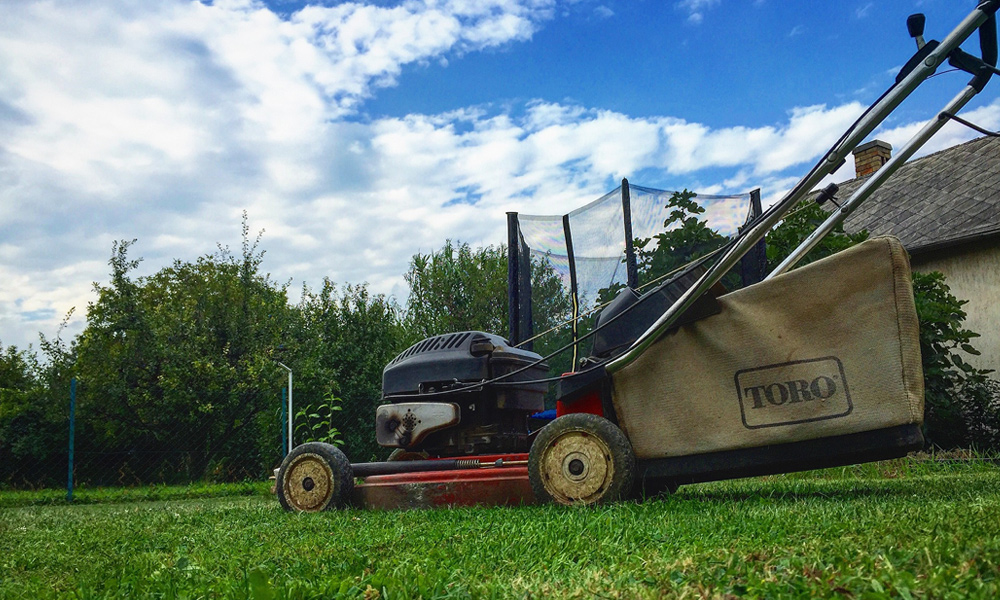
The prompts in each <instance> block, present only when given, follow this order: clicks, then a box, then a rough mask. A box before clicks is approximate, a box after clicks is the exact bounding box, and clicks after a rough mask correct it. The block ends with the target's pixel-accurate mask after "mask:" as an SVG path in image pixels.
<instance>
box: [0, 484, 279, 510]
mask: <svg viewBox="0 0 1000 600" xmlns="http://www.w3.org/2000/svg"><path fill="white" fill-rule="evenodd" d="M270 489H271V484H270V483H268V482H263V481H260V482H245V483H193V484H190V485H148V486H143V487H116V488H101V487H95V488H89V487H82V488H76V489H75V490H73V504H95V503H108V502H148V501H157V500H194V499H197V498H224V497H228V496H265V495H268V494H269V493H270ZM53 504H67V501H66V490H65V489H59V490H56V489H46V490H38V491H23V490H0V508H16V507H21V506H46V505H53Z"/></svg>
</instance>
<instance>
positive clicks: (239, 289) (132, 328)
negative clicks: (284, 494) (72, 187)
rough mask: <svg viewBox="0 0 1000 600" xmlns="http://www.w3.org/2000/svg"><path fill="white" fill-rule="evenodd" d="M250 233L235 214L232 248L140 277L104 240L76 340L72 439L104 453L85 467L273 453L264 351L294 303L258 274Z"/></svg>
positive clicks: (236, 463) (274, 429)
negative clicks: (105, 279)
mask: <svg viewBox="0 0 1000 600" xmlns="http://www.w3.org/2000/svg"><path fill="white" fill-rule="evenodd" d="M259 240H260V237H259V236H258V238H257V240H256V241H253V242H251V240H250V238H249V236H248V227H247V224H246V220H245V217H244V224H243V248H242V254H241V255H239V256H234V255H233V254H232V253H231V252H229V250H228V248H221V247H220V249H219V252H217V253H216V254H214V255H209V256H203V257H201V258H199V259H197V260H196V261H194V262H182V261H175V262H174V264H173V265H172V266H170V267H167V268H164V269H161V270H160V271H159V272H157V273H156V274H154V275H152V276H150V277H146V278H134V277H133V276H132V272H133V271H134V269H135V268H136V267H137V266H138V264H139V261H138V260H134V259H131V258H130V257H129V256H128V250H129V247H130V246H131V242H119V243H116V244H115V245H114V246H113V249H112V250H113V251H112V258H111V260H110V261H109V262H110V266H111V282H110V284H109V285H107V286H102V285H97V284H95V289H96V291H97V294H98V298H97V300H96V301H95V302H93V303H91V305H90V306H89V307H88V313H87V326H86V328H85V330H84V332H83V333H82V334H81V336H80V341H79V347H78V361H77V369H78V371H79V373H80V374H81V388H80V389H81V394H80V402H79V411H78V414H79V417H80V421H81V423H80V424H81V427H80V429H81V433H84V432H86V433H87V434H89V435H81V436H80V440H81V441H83V442H84V443H86V442H87V441H89V442H90V443H92V444H94V448H92V449H91V450H94V451H98V450H99V451H101V452H104V453H105V454H104V458H105V464H104V465H102V466H100V469H98V467H99V466H96V465H95V467H94V472H93V477H95V478H97V479H99V480H103V479H102V478H103V477H106V475H107V474H108V473H118V474H119V478H120V481H121V482H129V481H139V480H144V481H145V480H149V479H150V478H151V477H152V478H154V479H156V478H158V479H162V480H169V479H171V478H176V477H180V478H182V479H198V478H204V477H208V478H213V479H233V478H242V477H246V476H260V475H261V474H263V473H264V472H265V471H266V469H267V467H268V466H269V465H271V464H273V462H275V461H276V460H277V458H278V449H279V443H278V437H277V436H278V435H279V433H278V432H279V431H280V425H279V423H278V408H279V407H278V404H279V402H278V401H277V400H276V398H277V394H276V393H275V390H278V389H280V383H279V382H280V381H281V380H282V378H281V374H280V373H279V372H278V370H277V369H276V367H275V365H274V362H273V360H272V359H271V354H272V352H273V349H274V348H276V347H277V346H278V345H279V344H280V343H281V341H282V338H283V332H284V330H285V329H286V328H287V326H288V323H289V322H290V321H291V319H292V311H291V309H290V307H289V306H288V302H287V297H286V293H285V289H284V288H283V287H279V286H277V285H276V284H275V283H274V282H273V281H271V280H270V278H269V276H267V275H264V274H261V273H260V264H261V261H262V259H263V252H258V251H257V246H258V243H259ZM109 452H110V453H112V454H108V453H109ZM143 457H152V458H155V459H156V460H157V461H159V462H156V463H154V462H153V461H151V460H145V461H144V460H142V459H143ZM235 459H238V460H235ZM151 474H152V475H151Z"/></svg>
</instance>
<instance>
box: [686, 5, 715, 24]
mask: <svg viewBox="0 0 1000 600" xmlns="http://www.w3.org/2000/svg"><path fill="white" fill-rule="evenodd" d="M719 2H720V0H681V1H680V2H678V3H677V4H676V6H677V8H678V9H679V10H681V11H683V12H685V13H687V16H688V22H690V23H693V24H695V25H697V24H699V23H701V22H702V21H703V20H704V18H705V11H706V10H708V9H710V8H715V7H716V6H718V5H719Z"/></svg>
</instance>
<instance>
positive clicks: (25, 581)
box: [0, 459, 1000, 598]
mask: <svg viewBox="0 0 1000 600" xmlns="http://www.w3.org/2000/svg"><path fill="white" fill-rule="evenodd" d="M22 501H23V499H22ZM53 596H56V597H80V598H99V597H162V598H198V597H209V598H338V597H351V598H354V597H363V598H377V597H381V598H386V597H388V598H416V597H423V598H442V597H444V598H464V597H472V598H483V597H485V598H493V597H498V598H507V597H515V598H521V597H529V598H549V597H571V598H594V597H598V598H619V597H620V598H646V597H651V598H659V597H667V598H673V597H677V598H730V597H766V598H786V597H787V598H808V597H845V598H997V597H1000V469H998V468H997V467H996V466H994V465H992V464H991V463H988V462H974V463H971V464H969V463H943V464H942V463H938V462H934V461H927V460H915V459H906V460H900V461H892V462H888V463H879V464H876V465H869V466H865V467H853V468H845V469H835V470H827V471H818V472H813V473H807V474H799V475H789V476H779V477H769V478H758V479H749V480H740V481H735V482H723V483H715V484H706V485H699V486H688V487H683V488H681V489H680V491H678V493H677V494H675V495H674V496H669V497H664V498H659V499H653V500H647V501H646V502H643V503H623V504H618V505H614V506H610V507H603V508H597V509H565V508H558V507H552V506H547V507H523V508H516V509H512V508H482V509H454V510H437V511H412V512H363V511H358V510H347V511H339V512H330V513H323V514H310V515H298V514H287V513H284V512H282V511H281V510H280V509H279V507H278V504H277V502H276V501H275V500H274V499H273V498H271V497H269V496H265V495H262V494H260V493H257V494H255V495H251V496H240V497H228V498H221V499H208V500H207V499H193V500H168V501H145V502H130V503H104V504H100V503H98V504H86V505H74V506H65V505H62V506H58V505H48V506H20V507H14V508H10V507H8V508H3V509H0V597H5V598H6V597H15V598H16V597H28V598H34V597H53Z"/></svg>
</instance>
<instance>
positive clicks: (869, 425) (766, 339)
mask: <svg viewBox="0 0 1000 600" xmlns="http://www.w3.org/2000/svg"><path fill="white" fill-rule="evenodd" d="M719 304H720V305H721V309H722V310H721V312H720V313H719V314H716V315H713V316H710V317H707V318H705V319H702V320H700V321H696V322H694V323H691V324H689V325H684V326H681V327H680V328H678V329H675V330H673V331H671V332H668V333H667V334H665V335H664V336H663V337H662V338H661V339H660V340H658V341H657V342H656V343H654V344H653V345H651V346H650V347H649V348H648V349H647V350H646V351H645V352H644V353H643V354H642V355H641V356H640V357H639V358H638V359H636V360H635V361H634V362H632V363H631V364H629V365H628V366H626V367H624V368H622V369H621V370H619V371H618V372H616V373H614V375H613V376H612V382H613V389H614V397H613V399H614V407H615V410H616V411H617V415H618V420H619V424H620V425H621V427H622V429H623V430H624V431H625V433H626V434H627V435H628V438H629V440H630V441H631V443H632V447H633V449H634V450H635V455H636V457H637V458H640V459H649V458H663V457H670V456H685V455H692V454H703V453H708V452H716V451H721V450H731V449H736V448H753V447H759V446H768V445H774V444H782V443H788V442H797V441H803V440H809V439H815V438H821V437H827V436H836V435H843V434H849V433H858V432H863V431H872V430H877V429H883V428H887V427H893V426H897V425H906V424H920V423H922V422H923V414H924V406H923V398H924V390H923V373H922V368H921V362H920V341H919V330H918V322H917V314H916V308H915V306H914V302H913V286H912V282H911V280H910V265H909V258H908V256H907V254H906V251H905V250H904V248H903V246H902V244H900V242H899V240H898V239H896V238H894V237H879V238H874V239H871V240H868V241H866V242H863V243H861V244H858V245H857V246H854V247H852V248H849V249H847V250H844V251H843V252H839V253H837V254H835V255H833V256H830V257H827V258H825V259H823V260H820V261H817V262H815V263H812V264H810V265H806V266H804V267H802V268H800V269H796V270H794V271H791V272H788V273H785V274H783V275H780V276H778V277H775V278H774V279H772V280H769V281H764V282H761V283H758V284H756V285H752V286H750V287H747V288H744V289H741V290H738V291H735V292H732V293H730V294H727V295H725V296H722V297H720V298H719Z"/></svg>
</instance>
